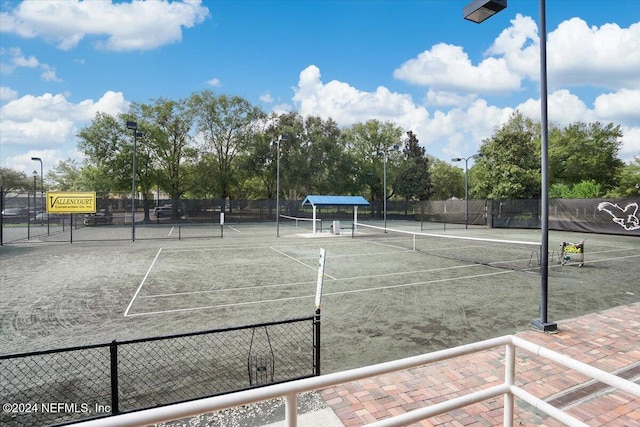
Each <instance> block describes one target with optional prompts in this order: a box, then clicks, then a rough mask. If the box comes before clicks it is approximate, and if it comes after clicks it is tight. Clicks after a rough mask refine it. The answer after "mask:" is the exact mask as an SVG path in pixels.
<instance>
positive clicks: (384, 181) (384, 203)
mask: <svg viewBox="0 0 640 427" xmlns="http://www.w3.org/2000/svg"><path fill="white" fill-rule="evenodd" d="M399 150H400V146H399V145H397V144H393V145H392V146H391V147H389V148H387V149H386V150H379V151H374V152H373V153H372V154H373V155H374V156H382V157H383V159H382V162H383V163H382V187H383V188H382V193H383V195H382V206H383V207H382V211H383V214H382V215H383V217H384V232H385V233H386V232H387V153H388V152H390V151H399Z"/></svg>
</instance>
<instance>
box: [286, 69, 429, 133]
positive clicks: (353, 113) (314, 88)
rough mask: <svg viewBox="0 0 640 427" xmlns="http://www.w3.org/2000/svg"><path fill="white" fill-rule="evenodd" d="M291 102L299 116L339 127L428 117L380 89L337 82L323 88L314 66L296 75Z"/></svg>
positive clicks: (402, 96)
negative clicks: (314, 117) (367, 89)
mask: <svg viewBox="0 0 640 427" xmlns="http://www.w3.org/2000/svg"><path fill="white" fill-rule="evenodd" d="M293 101H294V102H295V103H296V106H297V110H298V112H299V113H300V114H301V115H303V116H308V115H317V116H320V117H324V118H329V117H331V118H333V119H334V120H336V122H337V123H338V124H341V125H350V124H353V123H356V122H360V121H363V122H364V121H367V120H369V119H375V118H377V119H382V120H390V119H391V118H395V119H402V121H404V122H407V123H410V122H415V121H419V120H420V119H425V118H426V117H427V116H428V112H427V111H426V110H425V109H424V108H423V107H418V106H416V105H415V104H414V102H413V100H412V99H411V96H410V95H406V94H399V93H393V92H390V91H389V90H388V89H387V88H385V87H382V86H380V87H378V88H377V89H376V91H375V92H364V91H360V90H358V89H356V88H354V87H352V86H350V85H348V84H346V83H343V82H340V81H337V80H332V81H330V82H329V83H327V84H323V83H322V81H321V80H320V70H319V69H318V67H316V66H315V65H310V66H308V67H307V68H305V69H304V70H302V72H300V79H299V81H298V87H297V88H295V95H294V97H293Z"/></svg>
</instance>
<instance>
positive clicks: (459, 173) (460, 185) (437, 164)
mask: <svg viewBox="0 0 640 427" xmlns="http://www.w3.org/2000/svg"><path fill="white" fill-rule="evenodd" d="M429 178H430V180H431V188H432V191H433V194H432V196H431V197H432V198H433V199H435V200H448V199H450V198H452V197H458V198H462V197H463V195H464V171H463V170H462V169H461V168H459V167H456V166H453V165H450V164H449V163H447V162H445V161H442V160H440V159H436V158H431V167H430V168H429Z"/></svg>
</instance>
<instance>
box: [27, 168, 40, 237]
mask: <svg viewBox="0 0 640 427" xmlns="http://www.w3.org/2000/svg"><path fill="white" fill-rule="evenodd" d="M37 179H38V171H33V218H34V219H35V216H36V192H37V191H38V188H37V186H36V182H37ZM30 215H31V213H30V212H28V211H27V224H28V223H29V222H31V216H30Z"/></svg>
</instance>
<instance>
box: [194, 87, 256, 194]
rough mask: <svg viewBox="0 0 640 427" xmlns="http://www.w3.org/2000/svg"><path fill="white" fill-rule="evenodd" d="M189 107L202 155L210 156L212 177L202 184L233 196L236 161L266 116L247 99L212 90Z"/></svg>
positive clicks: (197, 96) (200, 95)
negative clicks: (215, 92)
mask: <svg viewBox="0 0 640 427" xmlns="http://www.w3.org/2000/svg"><path fill="white" fill-rule="evenodd" d="M189 105H190V107H191V109H192V111H193V113H194V119H195V124H196V129H197V131H198V139H199V140H200V141H201V142H200V144H199V148H200V152H201V153H203V155H204V154H205V153H206V154H208V156H206V157H205V159H204V161H205V164H206V166H207V169H209V173H210V175H211V177H212V178H213V179H212V180H206V181H205V180H202V181H201V182H203V183H207V184H210V185H212V187H211V189H210V190H211V192H212V193H213V194H215V195H217V196H219V197H222V198H226V197H230V196H232V189H233V187H235V186H237V176H236V175H237V174H236V168H235V167H234V162H235V160H236V158H237V157H238V156H239V155H240V154H241V153H242V151H243V150H244V148H245V144H246V143H248V142H250V141H251V140H252V136H253V135H254V134H255V133H256V128H255V126H256V124H257V123H258V120H260V119H263V118H264V116H265V114H264V112H263V111H262V110H261V109H260V108H258V107H255V106H253V105H251V103H250V102H249V101H247V100H246V99H244V98H241V97H239V96H228V95H216V94H214V93H213V92H211V91H204V92H201V93H194V94H192V95H191V98H190V100H189Z"/></svg>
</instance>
